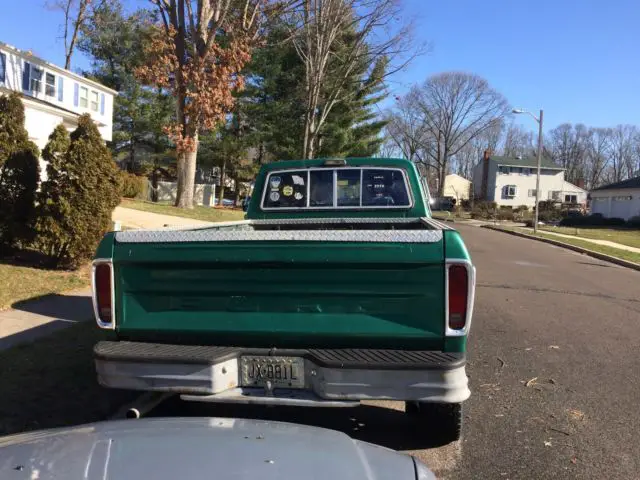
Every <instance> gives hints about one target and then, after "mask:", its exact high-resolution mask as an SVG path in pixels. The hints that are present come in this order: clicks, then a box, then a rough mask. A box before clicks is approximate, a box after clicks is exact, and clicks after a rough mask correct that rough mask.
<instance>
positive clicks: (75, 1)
mask: <svg viewBox="0 0 640 480" xmlns="http://www.w3.org/2000/svg"><path fill="white" fill-rule="evenodd" d="M106 1H108V0H93V1H92V0H54V1H53V2H51V3H47V5H48V6H49V7H50V8H52V9H54V10H60V11H61V12H62V14H63V15H64V23H63V24H62V39H63V40H64V68H66V69H67V70H69V69H70V68H71V58H72V57H73V51H74V49H75V46H76V42H77V40H78V34H79V33H80V30H81V28H82V26H83V25H84V23H85V22H86V21H87V19H88V18H89V16H90V15H91V12H92V11H93V10H94V9H95V8H97V7H98V6H100V5H101V4H103V3H104V2H106Z"/></svg>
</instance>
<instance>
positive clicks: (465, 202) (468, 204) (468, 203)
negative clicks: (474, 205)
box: [460, 200, 471, 212]
mask: <svg viewBox="0 0 640 480" xmlns="http://www.w3.org/2000/svg"><path fill="white" fill-rule="evenodd" d="M460 206H461V207H462V209H463V210H465V211H467V212H468V211H469V210H471V200H462V202H460Z"/></svg>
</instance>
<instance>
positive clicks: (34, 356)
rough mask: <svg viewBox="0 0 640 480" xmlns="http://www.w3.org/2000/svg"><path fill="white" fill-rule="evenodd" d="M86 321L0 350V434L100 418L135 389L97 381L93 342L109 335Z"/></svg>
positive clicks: (130, 396)
mask: <svg viewBox="0 0 640 480" xmlns="http://www.w3.org/2000/svg"><path fill="white" fill-rule="evenodd" d="M108 335H109V332H105V330H100V329H99V328H98V327H97V326H96V324H95V323H94V322H91V321H88V322H83V323H80V324H77V325H74V326H72V327H69V328H65V329H62V330H59V331H56V332H53V333H52V334H51V335H47V336H45V337H42V338H39V339H37V340H35V341H34V342H32V343H27V344H23V345H17V346H15V347H12V348H9V349H7V350H4V351H1V352H0V365H2V367H3V368H2V381H1V382H0V435H7V434H11V433H19V432H23V431H27V430H35V429H41V428H52V427H63V426H71V425H78V424H81V423H87V422H95V421H98V420H104V419H106V418H107V417H109V416H110V415H112V414H113V413H115V412H116V411H117V410H118V409H119V408H120V407H121V406H122V405H124V404H125V403H128V402H130V401H132V400H133V398H134V397H135V396H136V395H139V393H137V392H132V391H125V390H110V389H106V388H103V387H101V386H100V385H98V382H97V381H96V372H95V366H94V363H93V353H92V350H93V346H94V345H95V344H96V342H98V341H99V340H101V339H103V338H105V337H107V336H108Z"/></svg>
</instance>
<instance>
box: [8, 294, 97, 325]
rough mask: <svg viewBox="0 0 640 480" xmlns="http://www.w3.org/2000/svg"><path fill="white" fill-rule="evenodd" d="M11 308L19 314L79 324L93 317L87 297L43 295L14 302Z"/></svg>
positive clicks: (89, 300) (91, 307)
mask: <svg viewBox="0 0 640 480" xmlns="http://www.w3.org/2000/svg"><path fill="white" fill-rule="evenodd" d="M11 308H13V309H14V310H18V311H21V312H28V313H35V314H36V315H44V316H46V317H53V318H56V319H58V320H62V321H71V322H80V321H83V320H86V319H87V318H92V317H93V306H92V305H91V297H90V296H89V295H81V294H78V295H60V294H57V293H53V294H49V295H43V296H41V297H37V298H35V299H29V300H24V301H22V302H16V303H14V304H13V305H11Z"/></svg>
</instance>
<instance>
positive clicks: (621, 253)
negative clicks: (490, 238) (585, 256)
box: [504, 228, 640, 264]
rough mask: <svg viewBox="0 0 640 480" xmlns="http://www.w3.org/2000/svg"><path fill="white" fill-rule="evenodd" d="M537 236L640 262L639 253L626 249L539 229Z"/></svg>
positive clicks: (519, 229)
mask: <svg viewBox="0 0 640 480" xmlns="http://www.w3.org/2000/svg"><path fill="white" fill-rule="evenodd" d="M504 230H512V231H516V232H520V233H526V234H527V235H533V232H532V231H530V230H526V229H523V228H504ZM537 236H538V237H541V238H548V239H550V240H555V241H557V242H563V243H568V244H569V245H575V246H576V247H582V248H586V249H588V250H592V251H594V252H598V253H604V254H605V255H611V256H612V257H616V258H621V259H623V260H628V261H630V262H634V263H638V264H640V253H634V252H629V251H627V250H621V249H619V248H614V247H607V246H605V245H598V244H597V243H592V242H589V241H586V240H579V239H574V238H564V237H558V236H556V235H549V234H548V233H541V232H540V231H538V235H537Z"/></svg>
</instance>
